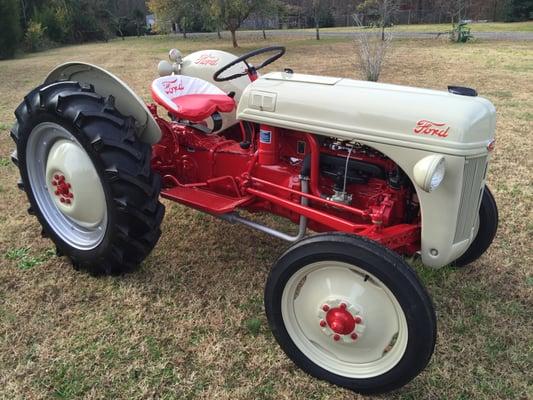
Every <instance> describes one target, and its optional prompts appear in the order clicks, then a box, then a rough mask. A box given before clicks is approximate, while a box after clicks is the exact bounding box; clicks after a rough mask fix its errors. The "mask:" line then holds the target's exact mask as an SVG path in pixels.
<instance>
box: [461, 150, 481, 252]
mask: <svg viewBox="0 0 533 400" xmlns="http://www.w3.org/2000/svg"><path fill="white" fill-rule="evenodd" d="M486 171H487V157H486V156H483V157H476V158H467V159H466V160H465V167H464V171H463V188H462V191H461V202H460V203H459V215H458V217H457V225H456V229H455V237H454V240H453V242H454V243H459V242H461V241H463V240H466V239H468V238H469V237H470V232H471V230H472V227H473V226H474V221H475V217H476V216H477V214H478V212H479V205H480V198H481V191H482V189H483V188H482V182H483V180H484V178H485V173H486Z"/></svg>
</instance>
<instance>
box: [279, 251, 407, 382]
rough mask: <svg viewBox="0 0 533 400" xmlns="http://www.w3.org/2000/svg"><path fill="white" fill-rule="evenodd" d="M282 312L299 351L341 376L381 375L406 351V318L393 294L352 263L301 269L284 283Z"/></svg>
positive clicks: (308, 266) (320, 263)
mask: <svg viewBox="0 0 533 400" xmlns="http://www.w3.org/2000/svg"><path fill="white" fill-rule="evenodd" d="M281 312H282V317H283V322H284V324H285V327H286V329H287V332H288V334H289V336H290V337H291V339H292V340H293V342H294V343H295V345H296V346H297V347H298V349H299V350H300V351H301V352H302V353H303V354H304V355H305V356H306V357H307V358H309V359H310V360H311V361H312V362H314V363H315V364H317V365H318V366H319V367H321V368H324V369H325V370H327V371H329V372H332V373H334V374H337V375H340V376H344V377H348V378H354V379H364V378H372V377H375V376H379V375H382V374H384V373H386V372H387V371H389V370H391V369H392V368H393V367H394V366H396V365H397V364H398V362H399V361H400V360H401V358H402V357H403V355H404V353H405V351H406V348H407V339H408V333H407V320H406V318H405V314H404V312H403V311H402V308H401V306H400V304H399V303H398V301H397V300H396V298H395V296H394V295H393V294H392V292H391V291H390V290H389V289H388V288H387V287H386V286H385V285H384V284H383V283H382V282H381V281H380V280H379V279H377V278H376V277H374V276H373V275H371V274H369V273H368V272H366V271H365V270H363V269H361V268H359V267H357V266H355V265H351V264H348V263H343V262H338V261H320V262H316V263H312V264H309V265H306V266H305V267H303V268H301V269H300V270H298V271H297V272H296V273H295V274H294V275H293V276H292V277H291V278H290V279H289V281H288V282H287V284H286V285H285V288H284V291H283V294H282V299H281Z"/></svg>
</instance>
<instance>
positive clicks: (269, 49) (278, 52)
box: [213, 46, 285, 82]
mask: <svg viewBox="0 0 533 400" xmlns="http://www.w3.org/2000/svg"><path fill="white" fill-rule="evenodd" d="M271 52H275V54H274V55H272V56H271V57H269V58H267V59H266V60H265V61H263V62H262V63H261V64H259V65H258V66H257V67H256V66H251V65H250V64H248V62H247V61H246V60H248V59H249V58H252V57H255V56H258V55H259V54H263V53H271ZM283 54H285V47H283V46H272V47H264V48H262V49H258V50H254V51H251V52H249V53H246V54H243V55H242V56H240V57H239V58H236V59H235V60H233V61H231V62H230V63H228V64H226V65H224V66H223V67H222V68H220V69H219V70H218V71H217V72H215V74H214V75H213V80H214V81H216V82H226V81H231V80H233V79H237V78H240V77H241V76H246V75H248V74H249V73H250V72H255V71H259V70H260V69H261V68H264V67H266V66H267V65H269V64H272V63H273V62H274V61H276V60H277V59H278V58H280V57H281V56H283ZM241 62H243V63H244V64H246V70H245V71H244V72H240V73H238V74H233V75H230V76H225V77H223V78H221V77H220V75H222V73H224V72H226V71H227V70H228V69H230V68H231V67H233V66H234V65H237V64H239V63H241Z"/></svg>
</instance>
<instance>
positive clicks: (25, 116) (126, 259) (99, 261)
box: [11, 81, 164, 275]
mask: <svg viewBox="0 0 533 400" xmlns="http://www.w3.org/2000/svg"><path fill="white" fill-rule="evenodd" d="M15 115H16V117H17V122H16V123H15V125H14V127H13V129H12V131H11V136H12V138H13V140H14V141H15V143H16V152H15V153H14V154H13V161H14V162H15V163H16V164H17V165H18V167H19V170H20V174H21V185H20V186H22V187H23V189H24V190H25V192H26V194H27V196H28V200H29V202H30V209H29V210H30V211H31V212H32V213H34V214H35V215H36V216H37V219H38V220H39V222H40V223H41V225H42V227H43V234H44V235H45V236H49V237H50V238H51V239H52V241H53V242H54V243H55V244H56V246H57V249H58V253H59V254H65V255H67V256H68V257H70V259H71V260H72V264H73V266H74V267H75V268H81V269H84V270H87V271H89V272H90V273H93V274H111V275H116V274H120V273H123V272H128V271H131V270H132V269H134V268H135V267H136V266H138V265H139V264H140V263H141V262H142V261H143V260H144V259H145V258H146V257H147V256H148V254H149V253H150V251H151V250H152V249H153V247H154V246H155V244H156V243H157V241H158V239H159V237H160V235H161V230H160V224H161V221H162V219H163V215H164V207H163V205H162V204H161V203H160V202H159V191H160V187H161V184H160V177H159V176H158V175H157V174H155V173H153V172H152V171H151V168H150V161H151V147H150V146H149V145H148V144H146V143H142V142H141V141H140V140H139V139H138V137H137V136H136V134H135V123H136V121H135V120H134V119H133V118H132V117H126V116H124V115H122V114H120V113H119V112H118V111H117V110H116V108H115V107H114V99H113V97H112V96H109V97H107V98H104V97H102V96H100V95H98V94H97V93H95V92H94V88H93V87H92V85H87V84H83V83H79V82H71V81H64V82H56V83H52V84H49V85H43V86H40V87H38V88H36V89H34V90H33V91H31V92H30V93H29V94H28V95H27V96H26V97H25V98H24V101H23V102H22V103H21V104H20V105H19V107H18V108H17V110H16V111H15Z"/></svg>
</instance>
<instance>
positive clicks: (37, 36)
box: [24, 21, 46, 51]
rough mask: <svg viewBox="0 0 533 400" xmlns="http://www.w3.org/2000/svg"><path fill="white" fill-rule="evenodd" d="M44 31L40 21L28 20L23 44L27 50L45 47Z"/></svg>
mask: <svg viewBox="0 0 533 400" xmlns="http://www.w3.org/2000/svg"><path fill="white" fill-rule="evenodd" d="M45 31H46V28H45V27H43V25H42V24H41V23H40V22H35V21H30V23H29V24H28V29H26V34H25V35H24V45H25V47H26V49H27V50H28V51H39V50H42V49H43V48H45V47H46V37H45Z"/></svg>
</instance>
